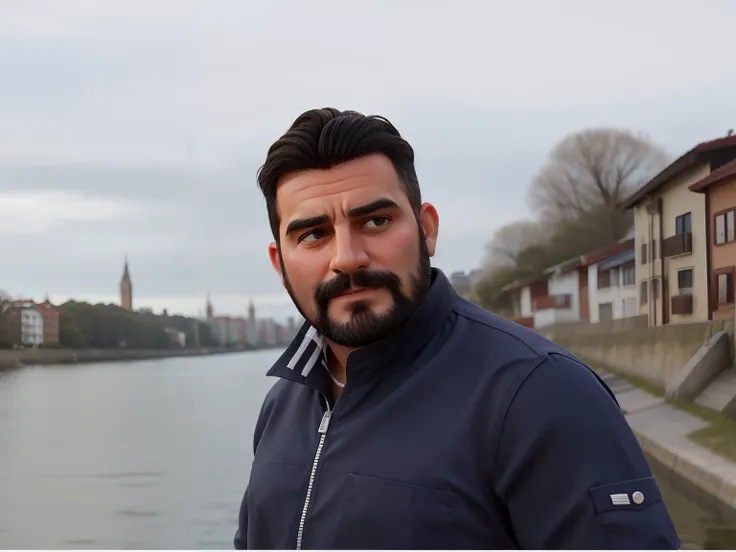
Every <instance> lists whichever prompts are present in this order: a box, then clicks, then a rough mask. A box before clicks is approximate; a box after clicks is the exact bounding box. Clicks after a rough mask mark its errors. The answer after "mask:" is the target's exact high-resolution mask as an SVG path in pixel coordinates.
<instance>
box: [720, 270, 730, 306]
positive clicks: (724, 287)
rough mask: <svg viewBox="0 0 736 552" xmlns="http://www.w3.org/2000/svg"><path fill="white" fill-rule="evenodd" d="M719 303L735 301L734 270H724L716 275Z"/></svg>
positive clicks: (725, 303)
mask: <svg viewBox="0 0 736 552" xmlns="http://www.w3.org/2000/svg"><path fill="white" fill-rule="evenodd" d="M716 280H717V289H718V304H719V305H727V304H729V303H733V272H724V273H721V274H718V275H717V276H716Z"/></svg>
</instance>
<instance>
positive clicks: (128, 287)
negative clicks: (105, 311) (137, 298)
mask: <svg viewBox="0 0 736 552" xmlns="http://www.w3.org/2000/svg"><path fill="white" fill-rule="evenodd" d="M120 306H121V307H123V308H124V309H125V310H129V311H132V310H133V282H131V281H130V271H129V270H128V256H127V255H126V256H125V268H123V278H122V279H121V280H120Z"/></svg>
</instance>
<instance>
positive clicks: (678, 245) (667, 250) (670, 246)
mask: <svg viewBox="0 0 736 552" xmlns="http://www.w3.org/2000/svg"><path fill="white" fill-rule="evenodd" d="M692 252H693V235H692V234H691V233H690V232H681V233H679V234H675V235H674V236H670V237H669V238H667V239H666V240H664V241H663V242H662V255H663V256H664V257H674V256H676V255H683V254H685V253H692Z"/></svg>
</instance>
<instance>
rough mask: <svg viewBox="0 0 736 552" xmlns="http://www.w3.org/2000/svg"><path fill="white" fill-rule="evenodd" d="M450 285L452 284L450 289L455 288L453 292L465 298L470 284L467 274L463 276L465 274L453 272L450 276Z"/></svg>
mask: <svg viewBox="0 0 736 552" xmlns="http://www.w3.org/2000/svg"><path fill="white" fill-rule="evenodd" d="M450 283H451V284H452V287H454V288H455V291H457V292H458V294H460V295H462V296H467V295H468V293H470V289H471V282H470V278H469V277H468V275H467V274H465V272H463V271H457V272H453V273H452V274H451V275H450Z"/></svg>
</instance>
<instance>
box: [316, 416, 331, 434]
mask: <svg viewBox="0 0 736 552" xmlns="http://www.w3.org/2000/svg"><path fill="white" fill-rule="evenodd" d="M331 419H332V410H325V414H324V416H322V421H321V422H320V424H319V430H318V432H319V433H320V435H324V434H325V433H327V429H328V428H329V427H330V420H331Z"/></svg>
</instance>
